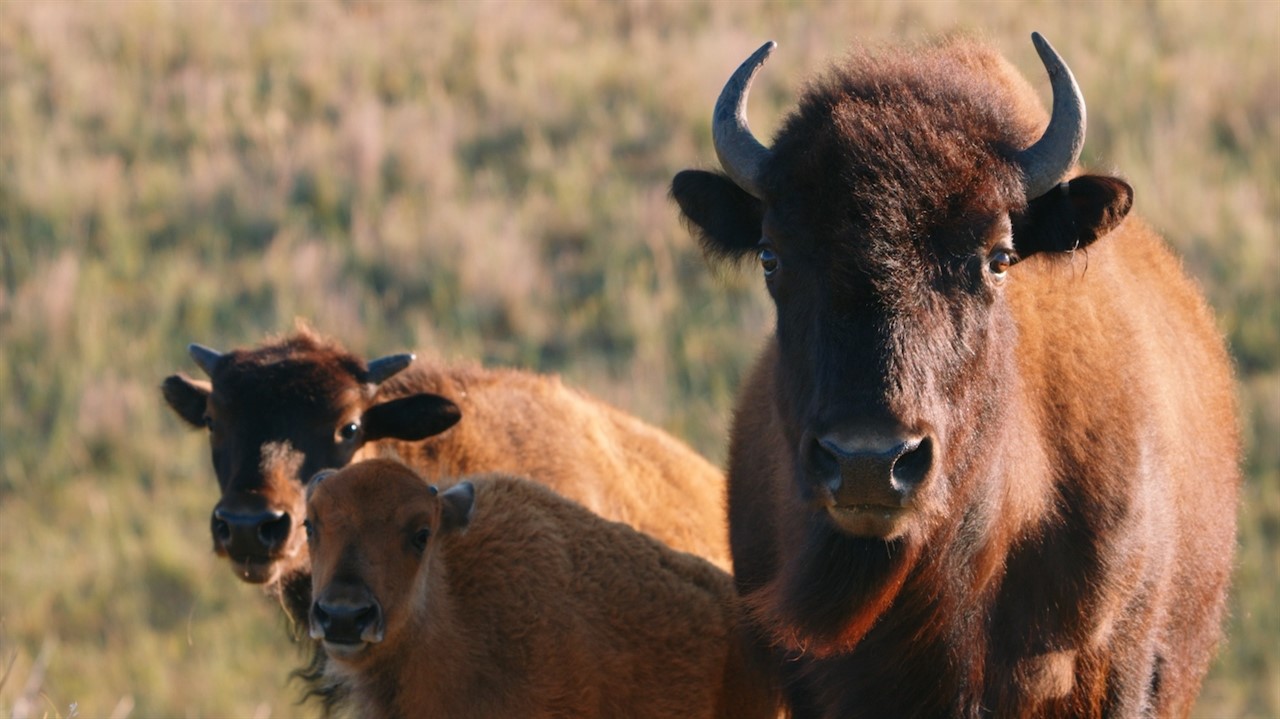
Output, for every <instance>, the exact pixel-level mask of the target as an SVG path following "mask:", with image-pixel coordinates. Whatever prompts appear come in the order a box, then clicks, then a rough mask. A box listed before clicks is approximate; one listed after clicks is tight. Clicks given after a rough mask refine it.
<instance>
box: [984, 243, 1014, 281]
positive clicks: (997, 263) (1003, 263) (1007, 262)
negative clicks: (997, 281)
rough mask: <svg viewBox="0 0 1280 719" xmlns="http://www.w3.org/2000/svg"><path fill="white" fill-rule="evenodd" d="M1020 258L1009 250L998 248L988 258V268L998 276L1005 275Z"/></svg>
mask: <svg viewBox="0 0 1280 719" xmlns="http://www.w3.org/2000/svg"><path fill="white" fill-rule="evenodd" d="M1017 261H1018V259H1017V258H1016V257H1014V256H1013V253H1012V252H1009V251H1008V250H996V251H995V252H992V253H991V256H990V257H988V258H987V269H988V270H990V272H991V274H993V275H995V276H996V277H1003V276H1004V273H1006V272H1008V271H1009V268H1010V267H1012V266H1013V264H1014V263H1015V262H1017Z"/></svg>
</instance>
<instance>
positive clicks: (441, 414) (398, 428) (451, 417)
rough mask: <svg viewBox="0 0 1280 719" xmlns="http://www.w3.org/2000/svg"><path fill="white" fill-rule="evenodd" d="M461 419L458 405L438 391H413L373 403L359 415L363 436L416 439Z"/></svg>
mask: <svg viewBox="0 0 1280 719" xmlns="http://www.w3.org/2000/svg"><path fill="white" fill-rule="evenodd" d="M460 419H462V410H461V409H459V408H458V405H456V404H454V403H453V402H451V401H449V400H448V399H445V398H444V397H441V396H440V395H438V394H426V393H423V394H415V395H410V396H408V397H401V398H399V399H393V400H391V401H390V402H383V403H382V404H376V405H374V406H372V407H370V408H369V409H368V410H366V411H365V413H364V417H363V418H362V421H363V424H364V439H365V441H366V442H372V441H374V440H378V439H384V438H387V437H390V438H392V439H402V440H405V441H408V442H416V441H418V440H421V439H426V438H427V437H434V436H435V435H437V434H440V433H441V432H443V431H445V430H446V429H449V428H450V427H452V426H453V425H455V424H457V423H458V420H460Z"/></svg>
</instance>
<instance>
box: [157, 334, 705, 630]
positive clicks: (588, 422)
mask: <svg viewBox="0 0 1280 719" xmlns="http://www.w3.org/2000/svg"><path fill="white" fill-rule="evenodd" d="M192 353H193V356H195V357H196V359H197V361H198V362H200V364H201V366H202V367H203V369H205V371H206V372H207V373H208V374H209V376H210V380H211V381H209V382H204V381H196V380H192V379H189V378H187V377H183V376H180V375H174V376H171V377H169V378H167V379H166V380H165V383H164V387H163V389H164V394H165V398H166V399H167V401H168V402H169V404H170V405H171V406H172V407H173V409H174V410H175V411H176V412H177V413H178V415H179V416H180V417H182V418H183V419H184V420H186V421H187V422H189V423H190V424H192V425H195V426H203V427H208V428H209V437H210V447H211V453H212V458H213V465H214V469H215V471H216V473H217V476H218V482H219V485H220V487H221V490H222V496H221V499H220V500H219V502H218V504H217V506H216V507H215V508H214V512H213V517H212V520H211V521H212V531H213V538H214V547H215V550H216V551H218V553H219V554H221V555H223V556H226V557H227V558H228V559H229V560H230V564H231V566H232V569H233V570H234V571H235V572H236V574H237V576H240V577H241V578H242V579H245V580H246V581H250V582H256V583H262V584H265V585H266V586H267V587H268V589H269V590H270V591H273V592H278V593H279V594H281V596H282V599H283V600H284V603H285V607H286V609H287V611H288V612H289V613H290V615H291V616H293V617H294V618H295V620H298V621H305V618H306V615H307V611H308V609H309V607H310V596H309V592H310V579H309V571H310V565H309V560H308V556H307V548H306V541H305V538H304V537H303V536H302V532H301V531H300V528H301V523H302V521H303V519H304V518H305V506H304V502H303V486H304V483H305V481H306V480H307V479H308V478H309V477H311V476H312V475H313V474H315V472H317V471H318V470H320V469H323V468H337V467H342V466H345V465H347V464H348V463H350V462H352V461H355V460H357V459H361V458H367V457H373V456H380V455H384V454H388V455H393V456H396V457H398V458H400V459H402V460H403V461H405V462H406V463H408V464H410V465H412V466H413V467H414V468H415V469H416V470H417V471H418V472H419V473H421V474H422V475H423V476H424V477H426V478H427V479H428V480H430V481H433V482H436V483H439V484H442V485H444V484H448V483H449V482H451V481H452V478H453V477H456V476H460V475H465V474H474V473H478V472H507V473H518V474H520V475H521V476H527V477H530V478H532V479H533V480H534V481H537V482H540V483H542V484H544V485H546V486H548V487H550V488H551V489H553V490H555V491H557V492H559V493H560V494H563V495H564V496H566V497H570V498H572V499H575V500H577V501H579V502H581V503H582V504H583V505H585V506H586V507H588V508H590V509H591V510H592V511H595V512H597V513H599V514H600V515H602V516H604V517H608V518H610V519H614V520H617V521H621V522H626V523H628V524H631V525H632V526H634V527H636V528H638V529H639V530H641V531H643V532H646V533H648V534H651V535H653V536H654V537H657V538H658V539H660V540H662V541H664V542H666V543H667V544H669V545H671V546H672V547H674V548H676V549H680V550H684V551H689V552H692V553H694V554H698V555H699V556H702V557H705V558H707V559H708V560H710V561H712V562H713V563H716V564H718V565H720V566H725V567H727V566H728V540H727V535H726V531H725V527H724V479H723V474H722V473H721V472H720V471H719V470H718V469H717V468H715V467H714V466H712V465H711V464H710V463H708V462H707V461H706V460H704V459H703V458H702V457H700V456H699V455H698V454H697V453H695V452H694V451H693V450H691V449H690V448H689V447H688V446H687V445H685V444H684V443H682V442H680V441H679V440H676V439H675V438H673V437H671V436H670V435H668V434H666V433H665V432H663V431H661V430H659V429H657V428H655V427H652V426H650V425H648V424H646V423H644V422H642V421H640V420H638V419H636V418H634V417H631V416H629V415H627V414H625V413H623V412H621V411H619V410H616V409H614V408H612V407H610V406H608V405H606V404H604V403H602V402H600V401H598V400H596V399H594V398H591V397H589V396H587V395H585V394H583V393H581V392H578V391H576V390H574V389H571V388H569V387H567V386H565V385H564V384H563V383H562V382H561V381H560V380H559V378H557V377H554V376H548V375H537V374H531V373H527V372H522V371H517V370H502V369H485V368H480V367H474V366H461V365H444V364H440V363H428V362H422V361H413V357H412V356H411V355H395V356H392V357H388V358H382V359H379V360H374V361H372V362H369V363H367V364H366V363H365V362H364V361H363V360H361V359H359V358H358V357H355V356H354V355H352V354H351V353H350V352H348V351H346V350H345V349H343V348H342V347H340V346H339V345H337V344H336V343H333V342H331V341H327V340H325V339H323V338H320V337H318V336H317V335H315V334H314V333H313V332H311V331H310V330H308V329H306V328H302V329H301V330H300V331H299V332H297V333H295V334H294V335H292V336H289V337H285V338H283V339H280V340H276V341H272V342H268V343H266V344H264V345H262V346H260V347H257V348H254V349H249V350H235V351H232V352H227V353H217V352H213V351H211V350H207V349H205V348H201V347H199V346H198V345H193V349H192Z"/></svg>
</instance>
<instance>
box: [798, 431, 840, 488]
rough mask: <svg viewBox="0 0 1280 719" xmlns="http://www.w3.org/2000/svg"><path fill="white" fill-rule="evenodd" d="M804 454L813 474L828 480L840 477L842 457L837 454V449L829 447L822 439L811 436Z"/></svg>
mask: <svg viewBox="0 0 1280 719" xmlns="http://www.w3.org/2000/svg"><path fill="white" fill-rule="evenodd" d="M804 456H805V462H806V463H807V464H808V466H809V472H810V474H811V475H812V476H814V477H816V478H819V479H826V480H830V479H833V478H835V479H838V478H839V477H840V459H839V457H838V456H837V450H835V449H833V448H832V447H828V446H827V444H826V443H825V442H823V441H822V440H821V439H818V438H817V437H813V438H811V439H810V440H809V442H808V448H807V450H806V451H805V455H804Z"/></svg>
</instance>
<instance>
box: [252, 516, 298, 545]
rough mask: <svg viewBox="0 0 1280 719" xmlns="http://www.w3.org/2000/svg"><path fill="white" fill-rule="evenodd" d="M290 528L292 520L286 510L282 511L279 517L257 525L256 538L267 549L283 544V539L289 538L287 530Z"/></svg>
mask: <svg viewBox="0 0 1280 719" xmlns="http://www.w3.org/2000/svg"><path fill="white" fill-rule="evenodd" d="M292 528H293V520H292V518H290V517H289V513H288V512H284V513H282V514H281V515H280V516H279V517H276V518H275V519H270V520H267V521H265V522H263V523H262V524H260V525H258V538H259V539H261V540H262V544H263V545H264V546H266V547H267V548H268V549H269V548H272V547H275V546H277V545H280V544H283V543H284V540H286V539H288V538H289V530H290V529H292Z"/></svg>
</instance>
